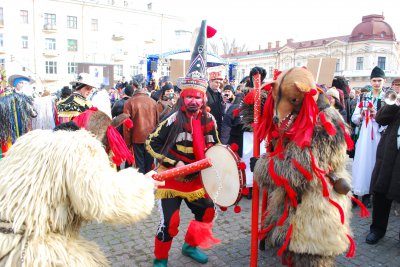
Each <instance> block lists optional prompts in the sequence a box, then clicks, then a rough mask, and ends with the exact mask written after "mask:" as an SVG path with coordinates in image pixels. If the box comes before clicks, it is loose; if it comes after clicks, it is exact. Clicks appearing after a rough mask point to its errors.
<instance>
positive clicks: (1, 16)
mask: <svg viewBox="0 0 400 267" xmlns="http://www.w3.org/2000/svg"><path fill="white" fill-rule="evenodd" d="M0 25H4V14H3V8H2V7H0Z"/></svg>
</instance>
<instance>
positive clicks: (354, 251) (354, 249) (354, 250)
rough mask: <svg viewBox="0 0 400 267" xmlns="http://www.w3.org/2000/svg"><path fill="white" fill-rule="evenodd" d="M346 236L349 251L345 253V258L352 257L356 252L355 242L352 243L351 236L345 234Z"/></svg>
mask: <svg viewBox="0 0 400 267" xmlns="http://www.w3.org/2000/svg"><path fill="white" fill-rule="evenodd" d="M346 235H347V238H348V239H349V241H350V247H349V251H348V252H347V254H346V258H353V257H354V254H355V253H356V244H355V243H354V240H353V238H351V236H350V235H348V234H346Z"/></svg>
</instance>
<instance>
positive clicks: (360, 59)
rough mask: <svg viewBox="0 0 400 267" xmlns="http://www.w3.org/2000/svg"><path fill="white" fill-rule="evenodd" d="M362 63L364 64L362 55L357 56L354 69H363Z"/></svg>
mask: <svg viewBox="0 0 400 267" xmlns="http://www.w3.org/2000/svg"><path fill="white" fill-rule="evenodd" d="M363 65H364V58H363V57H357V64H356V70H362V69H364V66H363Z"/></svg>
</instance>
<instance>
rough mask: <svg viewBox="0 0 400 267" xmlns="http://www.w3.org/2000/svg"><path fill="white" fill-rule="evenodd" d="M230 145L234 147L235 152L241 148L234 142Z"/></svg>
mask: <svg viewBox="0 0 400 267" xmlns="http://www.w3.org/2000/svg"><path fill="white" fill-rule="evenodd" d="M229 147H230V148H231V149H232V151H233V152H237V151H238V149H239V146H238V145H237V144H236V143H232V144H231V145H230V146H229Z"/></svg>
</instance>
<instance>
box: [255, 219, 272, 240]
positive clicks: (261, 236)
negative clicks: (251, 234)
mask: <svg viewBox="0 0 400 267" xmlns="http://www.w3.org/2000/svg"><path fill="white" fill-rule="evenodd" d="M272 228H274V224H273V223H272V224H270V225H269V226H268V227H267V228H265V229H261V230H260V231H259V232H258V239H259V240H263V239H264V238H265V236H266V235H267V233H268V232H269V231H271V230H272Z"/></svg>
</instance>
